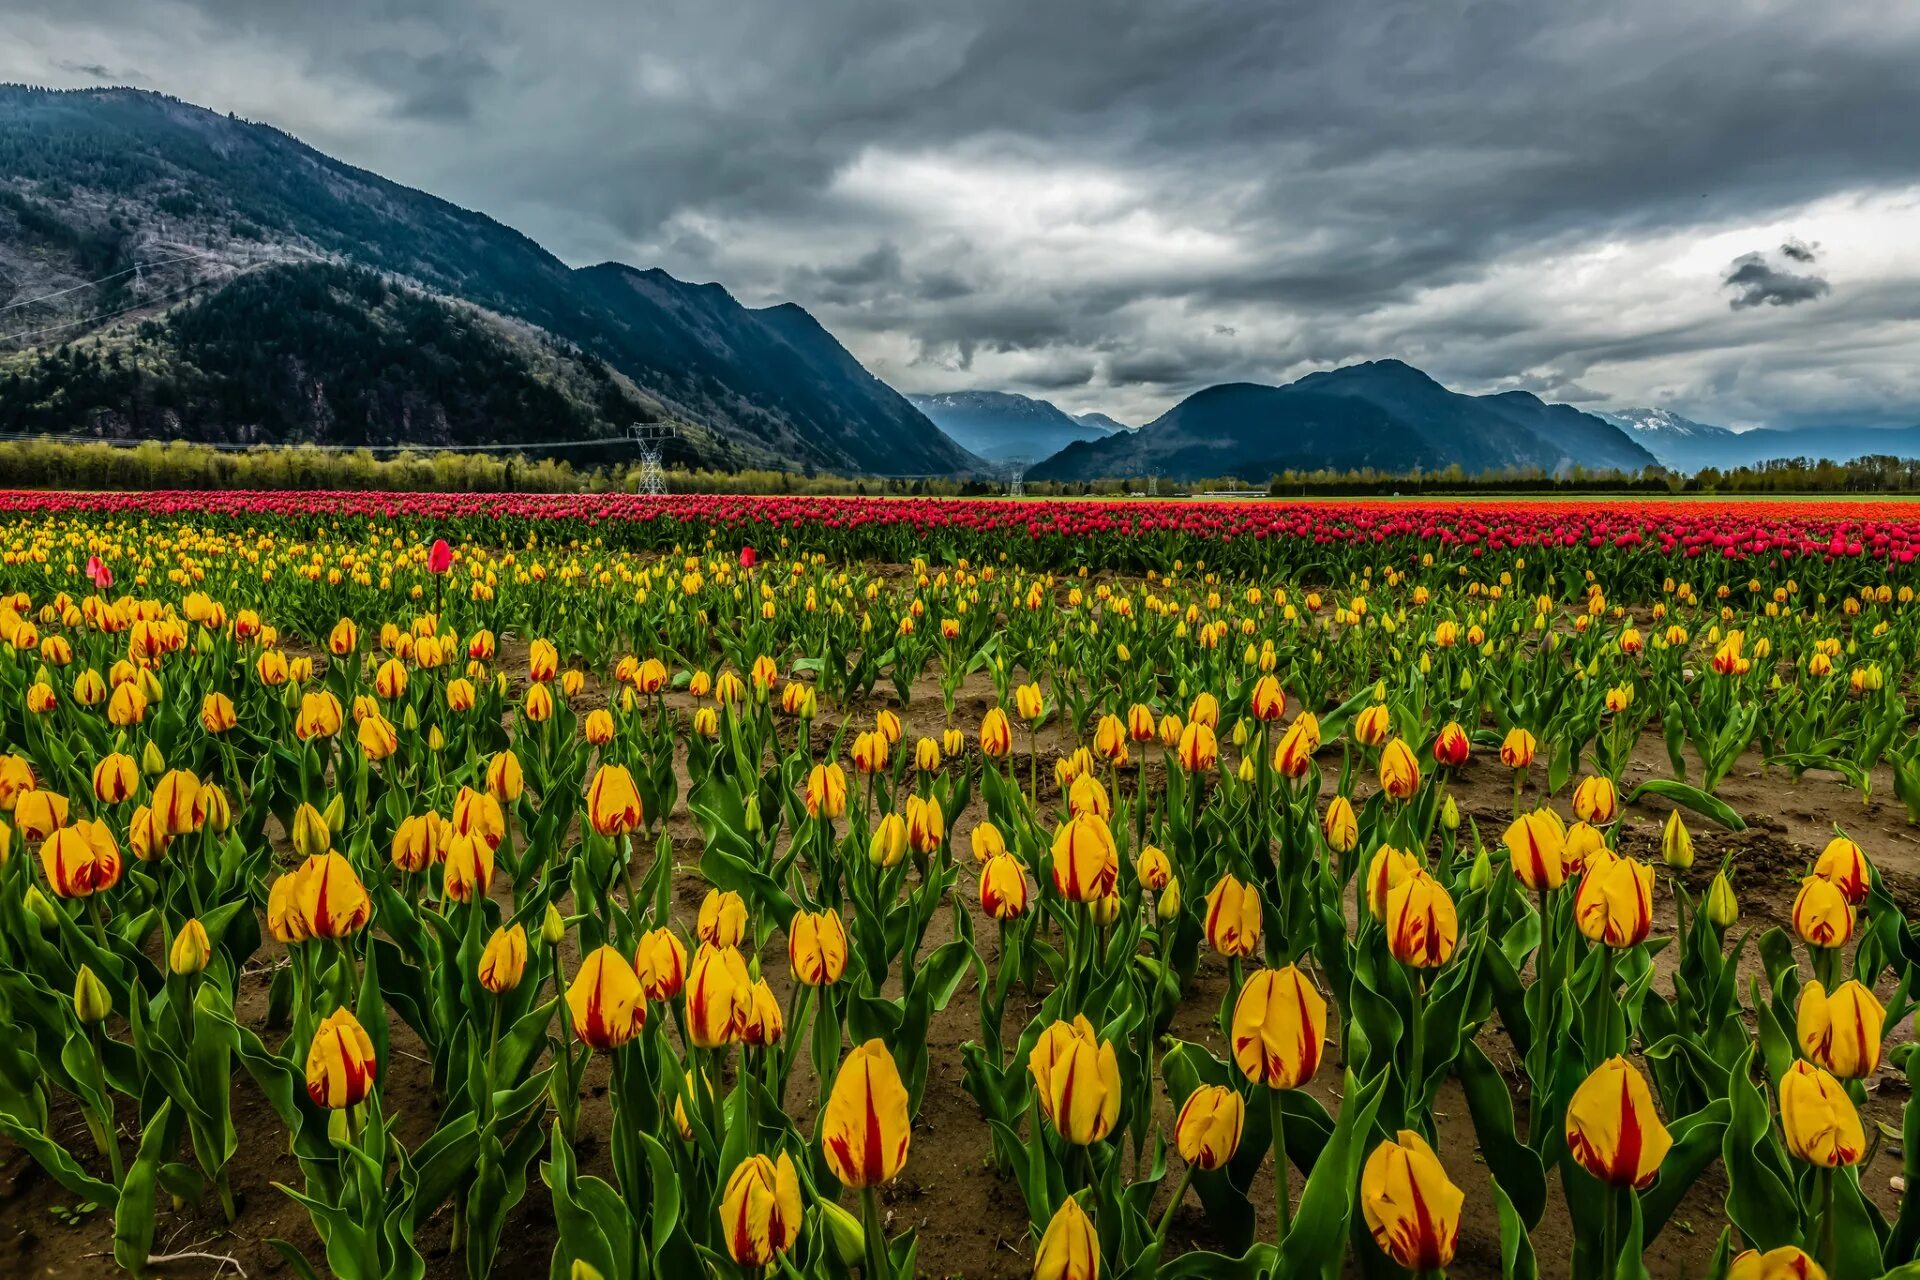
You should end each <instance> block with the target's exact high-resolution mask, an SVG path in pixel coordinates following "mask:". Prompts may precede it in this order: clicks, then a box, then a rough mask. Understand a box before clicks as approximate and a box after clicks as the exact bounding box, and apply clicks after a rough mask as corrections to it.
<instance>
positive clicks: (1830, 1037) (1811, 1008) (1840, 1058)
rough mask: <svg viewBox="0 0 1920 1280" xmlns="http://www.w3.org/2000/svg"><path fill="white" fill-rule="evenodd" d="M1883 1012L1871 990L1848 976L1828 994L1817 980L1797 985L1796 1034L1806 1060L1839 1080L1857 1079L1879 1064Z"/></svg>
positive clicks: (1884, 1025) (1874, 1069) (1885, 1016)
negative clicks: (1847, 979) (1803, 985)
mask: <svg viewBox="0 0 1920 1280" xmlns="http://www.w3.org/2000/svg"><path fill="white" fill-rule="evenodd" d="M1886 1025H1887V1011H1886V1009H1885V1008H1884V1007H1883V1006H1882V1005H1881V1003H1880V1001H1879V1000H1878V999H1877V998H1875V996H1874V994H1873V992H1871V991H1869V990H1868V989H1867V988H1866V987H1864V986H1862V985H1861V984H1860V983H1859V982H1857V981H1852V980H1849V981H1846V982H1843V983H1841V984H1840V985H1839V986H1837V987H1835V988H1834V989H1833V994H1832V995H1828V994H1827V991H1826V988H1825V987H1822V986H1821V985H1820V983H1819V982H1817V981H1815V982H1809V983H1807V985H1806V986H1805V987H1802V988H1801V990H1800V1003H1799V1006H1798V1007H1797V1009H1796V1011H1795V1017H1794V1033H1795V1038H1796V1039H1797V1040H1798V1041H1799V1042H1800V1052H1801V1053H1803V1054H1805V1055H1806V1058H1807V1061H1809V1062H1812V1063H1815V1064H1817V1065H1819V1066H1821V1067H1824V1068H1825V1069H1826V1070H1828V1071H1830V1072H1832V1073H1833V1074H1834V1075H1836V1076H1838V1077H1839V1078H1840V1079H1842V1080H1858V1079H1862V1078H1864V1077H1866V1076H1870V1075H1872V1074H1873V1073H1874V1072H1875V1071H1877V1070H1879V1069H1880V1042H1881V1038H1882V1037H1883V1035H1884V1034H1885V1031H1886Z"/></svg>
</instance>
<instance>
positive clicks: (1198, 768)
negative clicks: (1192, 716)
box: [1176, 720, 1220, 773]
mask: <svg viewBox="0 0 1920 1280" xmlns="http://www.w3.org/2000/svg"><path fill="white" fill-rule="evenodd" d="M1176 754H1177V755H1178V756H1179V759H1180V767H1181V768H1182V769H1185V770H1186V771H1187V772H1188V773H1205V772H1206V771H1207V770H1209V769H1211V768H1213V766H1214V764H1215V762H1216V761H1218V760H1219V759H1220V742H1219V740H1218V739H1217V738H1215V737H1214V733H1213V729H1212V727H1211V726H1209V725H1206V724H1204V723H1202V722H1201V721H1198V720H1195V721H1192V722H1190V723H1189V724H1188V725H1187V727H1186V728H1185V729H1182V730H1181V731H1180V745H1179V747H1178V748H1176Z"/></svg>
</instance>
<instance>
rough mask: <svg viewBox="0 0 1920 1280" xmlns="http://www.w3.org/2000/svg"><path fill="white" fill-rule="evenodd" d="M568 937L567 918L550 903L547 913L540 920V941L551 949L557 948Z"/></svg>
mask: <svg viewBox="0 0 1920 1280" xmlns="http://www.w3.org/2000/svg"><path fill="white" fill-rule="evenodd" d="M566 936H567V921H566V918H565V917H564V916H562V915H561V914H560V908H558V907H556V906H554V905H553V904H552V903H551V902H549V903H548V904H547V913H546V914H545V915H544V916H542V917H541V918H540V941H541V942H543V943H545V944H546V945H547V946H549V947H557V946H559V945H560V940H561V939H562V938H564V937H566Z"/></svg>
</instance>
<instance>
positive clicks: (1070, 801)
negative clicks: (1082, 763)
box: [1067, 773, 1113, 818]
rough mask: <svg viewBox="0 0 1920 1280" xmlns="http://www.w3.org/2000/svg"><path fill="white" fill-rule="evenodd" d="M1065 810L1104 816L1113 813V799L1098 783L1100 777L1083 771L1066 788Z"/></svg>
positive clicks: (1097, 816)
mask: <svg viewBox="0 0 1920 1280" xmlns="http://www.w3.org/2000/svg"><path fill="white" fill-rule="evenodd" d="M1067 812H1068V813H1072V814H1082V813H1089V814H1092V815H1093V816H1094V817H1096V818H1106V817H1109V816H1111V815H1112V813H1113V801H1112V800H1111V799H1110V798H1109V797H1108V796H1107V789H1106V788H1105V787H1104V786H1102V785H1100V779H1098V778H1096V777H1094V776H1093V775H1092V774H1091V773H1083V774H1081V775H1079V776H1078V777H1076V778H1075V779H1074V780H1073V783H1072V785H1070V786H1069V787H1068V788H1067Z"/></svg>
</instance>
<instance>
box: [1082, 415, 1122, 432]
mask: <svg viewBox="0 0 1920 1280" xmlns="http://www.w3.org/2000/svg"><path fill="white" fill-rule="evenodd" d="M1073 420H1074V421H1075V422H1077V423H1079V424H1080V425H1081V426H1083V427H1093V428H1095V429H1097V430H1100V431H1106V432H1114V431H1131V430H1133V428H1132V427H1130V426H1128V425H1127V424H1126V423H1124V422H1121V421H1119V420H1118V419H1116V418H1109V417H1108V416H1107V415H1106V414H1104V413H1076V414H1074V415H1073Z"/></svg>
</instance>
